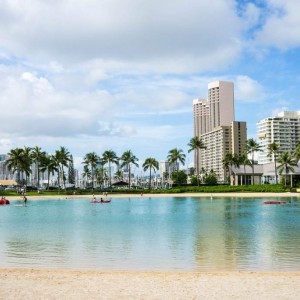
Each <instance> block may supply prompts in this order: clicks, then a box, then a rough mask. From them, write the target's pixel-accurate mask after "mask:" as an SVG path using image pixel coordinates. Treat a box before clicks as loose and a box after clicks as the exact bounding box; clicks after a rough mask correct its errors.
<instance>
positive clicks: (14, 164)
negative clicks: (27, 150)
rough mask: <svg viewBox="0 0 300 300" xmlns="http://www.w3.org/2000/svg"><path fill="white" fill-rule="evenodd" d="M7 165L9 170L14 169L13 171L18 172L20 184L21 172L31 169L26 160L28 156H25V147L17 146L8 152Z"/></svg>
mask: <svg viewBox="0 0 300 300" xmlns="http://www.w3.org/2000/svg"><path fill="white" fill-rule="evenodd" d="M5 164H6V166H7V168H8V170H9V171H12V172H13V173H15V172H16V173H17V178H16V180H17V183H18V184H20V174H21V172H23V171H24V170H27V171H28V169H29V166H28V161H27V160H26V157H25V156H24V149H22V148H15V149H11V150H10V152H9V153H8V159H7V160H6V163H5Z"/></svg>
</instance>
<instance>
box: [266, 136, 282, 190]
mask: <svg viewBox="0 0 300 300" xmlns="http://www.w3.org/2000/svg"><path fill="white" fill-rule="evenodd" d="M279 148H280V146H279V144H277V143H276V142H273V143H271V144H269V145H268V156H269V157H273V156H274V167H275V182H276V184H278V175H277V166H276V162H277V155H278V153H279Z"/></svg>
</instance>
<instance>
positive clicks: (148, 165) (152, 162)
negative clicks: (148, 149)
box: [143, 157, 159, 190]
mask: <svg viewBox="0 0 300 300" xmlns="http://www.w3.org/2000/svg"><path fill="white" fill-rule="evenodd" d="M143 168H144V171H147V170H148V169H150V178H149V190H151V170H153V171H154V172H155V171H156V170H158V168H159V164H158V161H157V160H156V159H155V158H152V157H148V158H146V160H145V162H144V163H143Z"/></svg>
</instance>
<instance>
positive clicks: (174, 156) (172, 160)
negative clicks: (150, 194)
mask: <svg viewBox="0 0 300 300" xmlns="http://www.w3.org/2000/svg"><path fill="white" fill-rule="evenodd" d="M167 159H168V162H169V164H170V165H175V171H176V174H177V175H179V174H178V171H179V162H180V163H182V164H183V165H184V163H185V154H184V153H183V150H182V149H177V148H173V149H171V150H170V151H169V153H168V156H167ZM171 176H172V174H171ZM177 182H179V180H178V179H177Z"/></svg>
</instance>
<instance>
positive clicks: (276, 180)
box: [274, 155, 278, 184]
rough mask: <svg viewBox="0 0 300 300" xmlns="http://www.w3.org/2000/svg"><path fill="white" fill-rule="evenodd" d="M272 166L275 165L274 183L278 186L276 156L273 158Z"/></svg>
mask: <svg viewBox="0 0 300 300" xmlns="http://www.w3.org/2000/svg"><path fill="white" fill-rule="evenodd" d="M274 164H275V183H276V184H278V176H277V167H276V155H275V156H274Z"/></svg>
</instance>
